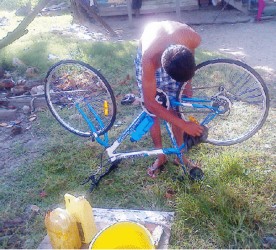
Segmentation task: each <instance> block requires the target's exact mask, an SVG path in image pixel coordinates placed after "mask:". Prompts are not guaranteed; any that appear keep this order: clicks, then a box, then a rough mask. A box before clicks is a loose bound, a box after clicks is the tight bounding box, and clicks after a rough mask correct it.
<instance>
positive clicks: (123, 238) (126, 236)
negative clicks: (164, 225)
mask: <svg viewBox="0 0 276 250" xmlns="http://www.w3.org/2000/svg"><path fill="white" fill-rule="evenodd" d="M92 249H155V247H154V242H153V238H152V236H151V234H150V232H149V231H148V230H147V229H146V228H145V227H144V226H142V225H141V224H139V223H135V222H130V221H123V222H117V223H115V224H113V225H111V226H108V227H107V228H105V229H103V230H102V231H101V232H99V233H98V234H97V235H96V237H95V238H94V239H93V241H92V242H91V244H90V246H89V250H92Z"/></svg>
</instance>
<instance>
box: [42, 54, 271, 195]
mask: <svg viewBox="0 0 276 250" xmlns="http://www.w3.org/2000/svg"><path fill="white" fill-rule="evenodd" d="M185 85H186V84H185V83H182V85H181V86H180V87H179V90H178V92H177V95H176V98H170V99H169V98H168V96H167V95H166V94H165V93H164V92H162V91H158V92H157V97H156V98H157V101H158V102H160V103H161V104H162V105H164V106H165V107H167V108H169V107H173V108H175V109H176V111H177V113H178V115H179V116H180V117H181V118H182V119H185V120H188V117H189V116H191V117H193V119H196V120H197V121H199V123H200V124H201V125H203V126H205V127H207V128H208V137H207V139H206V141H205V142H206V143H210V144H214V145H219V146H228V145H233V144H236V143H241V142H243V141H245V140H247V139H249V138H250V137H252V136H253V135H254V134H255V133H256V132H257V131H258V130H259V129H260V128H261V127H262V126H263V124H264V122H265V120H266V118H267V115H268V110H269V96H268V89H267V87H266V85H265V83H264V81H263V79H262V78H261V76H260V75H259V74H258V73H257V72H256V71H255V70H254V69H253V68H251V67H250V66H248V65H247V64H245V63H242V62H240V61H237V60H232V59H213V60H208V61H205V62H203V63H200V64H199V65H197V67H196V72H195V76H194V77H193V80H192V86H193V88H192V90H193V96H192V97H190V98H188V97H187V96H185V95H184V93H185V91H184V90H185ZM45 97H46V101H47V104H48V107H49V109H50V111H51V113H52V114H53V116H54V117H55V118H56V120H57V121H58V122H59V123H60V124H61V125H62V126H63V127H64V128H65V129H67V130H69V131H70V132H72V133H74V134H76V135H79V136H83V137H91V138H92V140H95V141H97V142H98V143H99V144H100V145H101V146H103V148H104V152H105V153H106V154H107V156H108V157H107V159H103V153H102V154H101V163H100V165H99V166H98V169H97V171H96V172H95V173H94V174H92V175H91V176H90V177H89V178H88V179H87V180H86V182H85V183H87V182H89V181H91V182H92V184H91V189H90V191H92V190H93V189H94V188H95V187H96V186H97V185H98V183H99V181H100V180H101V178H103V177H104V176H105V175H107V174H108V173H110V172H111V171H112V170H113V169H114V168H116V167H117V165H118V163H119V161H120V160H122V159H124V158H130V157H145V156H152V155H158V154H166V155H171V154H175V155H176V156H177V157H178V159H179V162H180V165H181V167H182V169H183V171H184V174H189V176H190V177H191V178H192V179H193V180H200V179H202V178H203V172H202V170H201V169H200V168H192V169H189V168H188V166H185V164H184V162H183V159H182V156H183V154H184V153H183V151H185V150H184V149H185V147H186V146H187V145H186V142H184V143H183V145H181V146H180V147H178V145H177V143H176V140H175V138H174V135H173V133H172V128H171V125H170V124H169V123H168V122H166V121H164V124H165V127H166V130H167V132H168V134H169V137H170V139H171V143H172V147H170V148H162V149H145V150H140V151H133V152H115V151H116V150H117V149H118V147H119V146H120V144H121V143H122V142H123V141H124V140H125V139H126V138H127V137H128V136H129V137H130V140H131V141H133V142H136V141H139V140H140V139H141V137H142V136H143V135H144V134H146V133H147V132H148V131H149V129H150V128H151V126H152V124H153V121H152V120H153V119H152V116H151V114H149V113H148V112H147V110H145V109H143V110H142V112H141V113H140V114H139V115H138V116H137V117H136V118H135V119H134V120H133V122H132V123H131V124H130V125H129V126H128V127H127V128H126V129H125V130H124V131H123V132H122V133H121V135H119V137H118V138H117V139H115V141H114V142H112V143H109V136H108V131H109V130H110V128H111V127H112V126H113V124H114V121H115V119H116V113H117V105H116V99H115V96H114V93H113V90H112V88H111V86H110V84H109V83H108V81H107V80H106V79H105V78H104V76H103V75H102V74H101V73H100V72H99V71H98V70H96V69H95V68H93V67H92V66H90V65H88V64H86V63H84V62H81V61H75V60H63V61H60V62H57V63H56V64H54V65H53V66H52V67H51V68H50V69H49V71H48V72H47V75H46V79H45Z"/></svg>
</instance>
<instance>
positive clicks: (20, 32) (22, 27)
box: [0, 0, 51, 49]
mask: <svg viewBox="0 0 276 250" xmlns="http://www.w3.org/2000/svg"><path fill="white" fill-rule="evenodd" d="M50 2H51V0H40V1H39V2H38V4H37V5H36V6H35V8H34V9H33V11H32V12H31V13H30V14H29V15H27V16H26V17H25V18H24V19H23V20H22V21H21V22H20V23H19V25H18V26H17V27H16V28H15V29H14V30H13V31H12V32H8V34H7V35H6V36H5V37H4V38H2V39H1V40H0V49H3V48H4V47H6V46H8V45H10V44H11V43H13V42H14V41H16V40H17V39H19V38H20V37H22V36H24V35H26V34H27V33H28V30H27V27H28V26H29V24H30V23H31V22H32V21H33V20H34V19H35V17H36V16H37V14H38V13H39V12H40V11H41V10H42V9H43V8H44V7H45V6H46V5H47V4H48V3H50Z"/></svg>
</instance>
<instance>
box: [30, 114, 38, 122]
mask: <svg viewBox="0 0 276 250" xmlns="http://www.w3.org/2000/svg"><path fill="white" fill-rule="evenodd" d="M36 118H37V116H36V115H35V114H33V115H30V117H29V121H30V122H32V121H34V120H36Z"/></svg>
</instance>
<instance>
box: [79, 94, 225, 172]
mask: <svg viewBox="0 0 276 250" xmlns="http://www.w3.org/2000/svg"><path fill="white" fill-rule="evenodd" d="M170 102H171V106H173V107H176V106H184V107H193V108H195V109H199V108H204V109H209V110H210V111H212V112H210V113H209V114H208V115H207V116H206V118H205V119H204V121H203V122H202V125H204V124H207V123H209V122H210V121H211V120H212V119H214V118H215V117H216V116H217V115H218V114H219V113H220V111H219V110H218V108H217V107H213V106H211V105H207V104H208V103H211V102H212V101H211V100H204V99H198V98H183V102H182V103H180V102H178V101H176V100H175V99H171V100H170ZM204 103H206V104H204ZM87 106H88V108H89V110H90V112H91V113H92V114H93V115H94V117H95V119H96V120H97V122H98V123H99V125H100V127H101V128H103V127H104V124H103V122H102V120H101V119H100V117H99V116H98V115H97V113H96V111H95V110H94V109H93V108H92V106H91V105H90V104H88V103H87ZM76 108H77V109H78V110H79V112H80V113H81V115H82V116H83V118H84V119H85V121H86V122H87V123H88V125H89V128H90V130H91V131H92V135H93V136H94V138H95V139H96V141H97V142H98V143H99V144H100V145H102V146H103V147H105V150H106V152H107V154H108V156H109V159H110V161H111V162H115V161H116V160H120V159H124V158H131V157H145V156H153V155H159V154H166V155H170V154H175V155H177V157H178V158H179V161H180V163H181V165H182V168H183V170H184V172H185V173H186V169H185V167H184V166H185V164H184V162H183V157H182V156H183V153H182V151H183V149H184V148H185V146H186V145H185V143H183V144H182V145H181V146H178V145H177V142H176V139H175V137H174V135H173V132H172V127H171V125H170V124H169V123H168V122H166V121H164V123H165V127H166V130H167V132H168V134H169V136H170V140H171V143H172V146H173V147H171V148H162V149H152V150H142V151H133V152H118V153H114V152H115V151H116V149H117V148H118V147H119V146H120V144H121V143H122V142H123V141H124V140H125V139H126V137H128V136H129V135H130V134H131V133H132V132H133V131H134V130H135V128H136V127H137V126H138V125H139V124H140V123H141V121H142V120H143V119H144V118H145V116H148V114H147V113H146V112H145V111H142V112H141V113H140V114H139V115H138V116H137V117H136V118H135V119H134V121H133V122H132V123H131V124H130V125H129V126H128V127H127V128H126V129H125V130H124V131H123V132H122V133H121V135H120V136H119V137H118V139H116V140H115V141H114V142H113V143H112V144H111V145H109V144H108V134H107V133H105V134H104V140H102V139H101V138H100V137H99V136H98V134H97V133H96V131H97V130H96V127H95V126H94V125H93V124H92V122H91V121H90V120H89V118H88V116H87V115H86V114H85V112H84V111H83V110H82V109H81V108H80V107H79V105H78V104H76Z"/></svg>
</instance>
